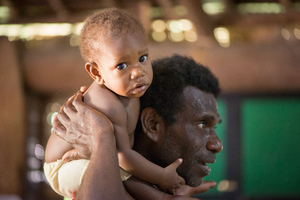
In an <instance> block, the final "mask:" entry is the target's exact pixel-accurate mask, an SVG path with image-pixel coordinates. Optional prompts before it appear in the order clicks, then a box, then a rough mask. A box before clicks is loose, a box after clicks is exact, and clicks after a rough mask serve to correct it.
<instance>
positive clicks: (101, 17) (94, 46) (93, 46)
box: [80, 8, 145, 62]
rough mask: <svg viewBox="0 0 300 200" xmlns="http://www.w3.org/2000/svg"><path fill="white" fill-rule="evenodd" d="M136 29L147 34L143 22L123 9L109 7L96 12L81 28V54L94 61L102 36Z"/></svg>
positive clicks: (110, 35) (112, 35)
mask: <svg viewBox="0 0 300 200" xmlns="http://www.w3.org/2000/svg"><path fill="white" fill-rule="evenodd" d="M135 31H141V33H142V34H143V35H145V29H144V27H143V25H142V23H141V22H140V21H139V20H138V19H137V18H136V17H134V16H133V15H131V14H130V13H129V12H127V11H125V10H123V9H119V8H108V9H104V10H101V11H99V12H96V13H94V14H93V15H91V16H89V17H87V18H86V19H85V24H84V26H83V28H82V30H81V34H80V52H81V55H82V57H83V58H84V59H85V60H86V61H87V62H93V58H94V56H93V50H99V47H100V46H101V41H100V40H99V38H100V37H107V36H109V37H118V36H120V34H123V33H133V32H135ZM98 53H99V52H98Z"/></svg>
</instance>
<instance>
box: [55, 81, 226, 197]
mask: <svg viewBox="0 0 300 200" xmlns="http://www.w3.org/2000/svg"><path fill="white" fill-rule="evenodd" d="M182 98H183V101H184V103H183V104H184V105H186V106H187V108H185V109H183V111H182V112H181V113H180V114H178V115H177V116H176V118H177V119H176V120H177V122H176V123H174V124H173V125H167V124H166V123H165V122H164V120H163V119H162V118H161V117H160V116H159V115H158V114H157V113H156V111H155V110H154V109H152V108H146V109H145V110H143V112H142V116H141V121H142V124H143V132H144V134H143V135H142V137H141V139H140V140H139V141H136V143H137V144H139V145H137V147H136V150H137V151H139V153H141V154H142V155H144V156H145V157H146V158H148V159H149V160H151V161H153V162H155V163H157V164H160V165H161V166H163V165H168V163H169V161H168V160H167V159H166V158H167V157H170V158H169V159H173V157H176V158H178V157H180V156H182V158H183V164H182V165H181V166H180V168H181V169H180V168H179V169H178V170H179V171H178V172H179V174H180V175H182V174H183V172H184V171H189V172H190V173H188V174H183V175H182V176H183V177H184V178H185V180H186V182H187V183H189V184H190V185H191V186H198V185H199V184H201V183H202V179H203V177H204V176H205V175H207V173H208V172H209V168H208V167H206V164H205V163H208V162H214V160H215V154H216V153H218V152H220V151H221V150H222V143H221V141H220V140H219V138H218V136H217V135H216V133H215V131H214V127H215V125H216V124H217V123H219V122H220V116H219V113H218V110H217V106H216V100H215V98H214V97H213V95H212V94H207V93H205V92H202V91H201V90H199V89H197V88H194V87H191V86H188V87H186V89H185V90H184V92H183V97H182ZM81 99H82V94H81V93H78V94H77V95H76V96H74V97H73V98H71V99H70V100H69V101H68V103H67V104H66V105H65V106H64V108H63V109H61V111H60V114H59V115H58V117H57V118H56V120H55V124H54V125H55V126H54V128H55V132H56V133H57V134H58V135H59V136H60V137H62V138H65V139H66V140H67V141H68V142H69V143H71V144H72V145H73V146H74V147H75V148H77V149H78V150H79V151H82V152H83V154H86V155H87V154H89V153H87V152H89V151H91V159H90V164H89V167H88V170H87V172H86V175H85V178H84V181H83V184H82V186H81V189H80V191H79V192H78V194H77V196H76V199H133V197H134V199H147V198H146V197H148V196H149V199H153V198H156V199H194V198H191V197H187V196H178V195H168V194H166V193H163V192H161V191H159V190H157V189H155V188H153V187H152V185H150V184H148V183H145V182H143V181H141V180H138V179H135V178H130V179H129V180H127V181H126V182H125V188H126V187H134V188H135V190H130V188H128V191H134V193H131V194H129V193H128V192H127V190H126V189H125V188H124V186H123V184H122V181H121V179H120V176H119V171H118V170H119V168H118V159H117V156H116V152H117V150H116V144H115V137H114V134H113V127H112V126H111V123H110V121H109V120H108V119H107V118H106V117H105V116H104V115H103V114H101V113H99V112H97V111H96V110H94V109H92V108H90V107H88V106H86V105H85V104H84V103H83V102H82V101H81ZM199 99H200V100H201V101H199ZM184 110H186V112H185V111H184ZM192 111H194V112H192ZM189 115H190V116H189ZM60 122H61V123H62V125H63V126H62V125H61V124H60ZM65 127H66V128H67V129H66V128H65ZM83 133H84V134H83ZM170 133H175V134H173V135H172V136H171V135H169V134H170ZM74 138H76V139H74ZM170 138H171V139H170ZM172 138H173V139H172ZM178 139H180V140H178ZM87 141H90V142H87ZM174 142H175V143H174ZM168 144H170V146H166V145H168ZM187 146H189V147H190V148H188V149H187V148H186V147H187ZM153 149H154V151H153ZM166 149H169V150H170V151H169V152H166ZM150 150H151V151H150ZM190 154H192V155H191V157H192V158H193V157H195V158H197V159H190V158H189V157H190V156H189V155H190ZM99 157H101V159H98V158H99ZM103 159H104V160H105V161H106V162H103ZM193 160H195V161H193ZM185 161H186V162H185ZM99 180H105V181H99ZM129 181H130V182H131V183H130V184H127V183H129ZM142 184H145V185H148V186H149V190H148V191H147V192H144V193H143V194H140V193H139V190H138V189H137V188H138V187H139V185H142ZM214 186H215V182H204V183H203V184H202V185H200V186H199V187H195V188H194V189H193V190H191V191H190V192H189V194H190V195H194V194H197V193H201V192H205V191H207V190H208V189H209V188H211V187H214ZM181 189H182V191H180V190H179V191H175V193H176V194H180V193H184V191H183V190H184V187H182V188H181Z"/></svg>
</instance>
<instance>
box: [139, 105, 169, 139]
mask: <svg viewBox="0 0 300 200" xmlns="http://www.w3.org/2000/svg"><path fill="white" fill-rule="evenodd" d="M141 123H142V127H143V131H144V134H146V135H147V136H148V138H150V139H151V140H152V141H153V142H158V141H159V140H160V138H161V136H162V134H163V133H164V125H165V124H164V120H163V119H162V117H161V116H160V115H159V114H158V113H157V112H156V111H155V110H154V109H153V108H151V107H147V108H145V109H144V110H143V111H142V113H141Z"/></svg>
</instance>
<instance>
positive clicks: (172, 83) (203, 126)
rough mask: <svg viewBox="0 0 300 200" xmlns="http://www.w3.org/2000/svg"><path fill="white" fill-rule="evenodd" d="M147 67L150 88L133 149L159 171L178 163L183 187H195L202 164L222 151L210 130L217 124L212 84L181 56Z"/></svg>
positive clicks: (212, 80)
mask: <svg viewBox="0 0 300 200" xmlns="http://www.w3.org/2000/svg"><path fill="white" fill-rule="evenodd" d="M152 65H153V73H154V78H153V83H152V85H151V86H150V88H149V89H148V90H147V92H146V93H145V95H144V96H143V97H141V123H140V124H139V126H138V128H137V132H136V142H135V145H136V146H135V148H136V150H137V151H139V152H140V153H141V154H143V155H144V156H145V157H146V158H148V159H149V160H151V161H152V162H154V163H156V164H159V165H161V166H162V167H165V166H167V165H169V164H171V163H172V162H174V161H175V160H176V159H177V158H183V163H182V165H181V166H180V167H179V168H178V173H179V175H181V176H182V177H183V178H184V179H185V181H186V183H187V184H188V185H191V186H197V185H199V184H201V182H202V179H203V177H204V176H206V175H208V173H209V171H210V169H209V168H208V167H207V166H206V163H212V162H214V161H215V154H216V153H218V152H220V151H221V150H222V148H223V146H222V143H221V141H220V140H219V138H218V136H217V135H216V133H215V130H214V128H215V126H216V124H217V123H220V121H221V119H220V115H219V113H218V108H217V103H216V97H217V96H218V95H219V93H220V88H219V84H218V80H217V79H216V77H215V76H214V75H213V74H212V73H211V72H210V70H209V69H207V68H206V67H204V66H202V65H200V64H198V63H196V62H195V61H194V60H193V59H191V58H187V57H183V56H178V55H174V56H172V57H170V58H163V59H159V60H156V61H154V62H153V63H152ZM141 128H142V129H141ZM142 132H143V133H144V134H141V133H142Z"/></svg>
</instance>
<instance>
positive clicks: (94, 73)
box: [85, 62, 104, 85]
mask: <svg viewBox="0 0 300 200" xmlns="http://www.w3.org/2000/svg"><path fill="white" fill-rule="evenodd" d="M85 70H86V71H87V72H88V73H89V75H90V76H91V77H92V78H93V79H94V80H95V81H96V82H97V83H98V84H101V85H102V84H104V80H103V78H102V76H101V72H100V69H99V66H98V65H97V64H96V63H94V62H92V63H91V62H87V63H86V64H85Z"/></svg>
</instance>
